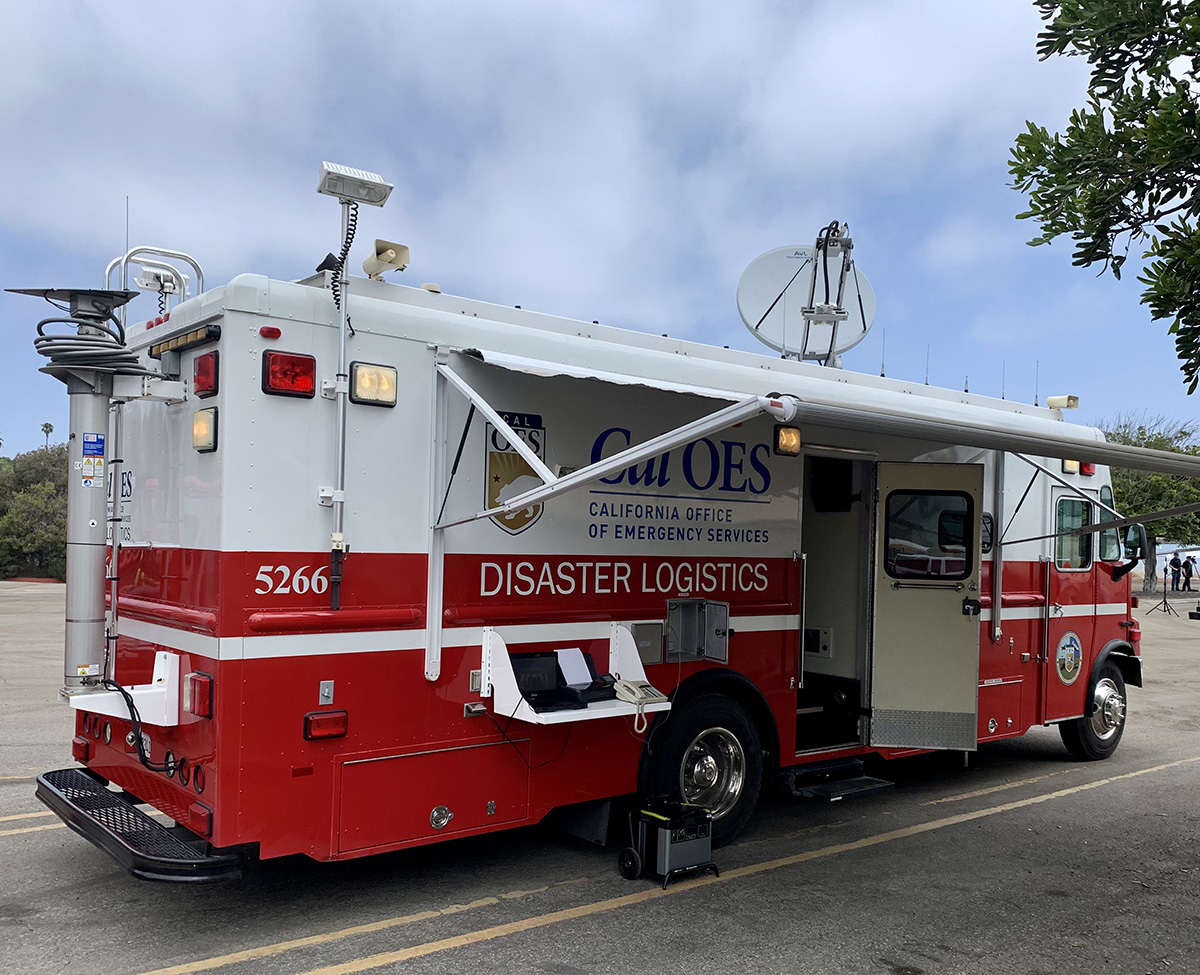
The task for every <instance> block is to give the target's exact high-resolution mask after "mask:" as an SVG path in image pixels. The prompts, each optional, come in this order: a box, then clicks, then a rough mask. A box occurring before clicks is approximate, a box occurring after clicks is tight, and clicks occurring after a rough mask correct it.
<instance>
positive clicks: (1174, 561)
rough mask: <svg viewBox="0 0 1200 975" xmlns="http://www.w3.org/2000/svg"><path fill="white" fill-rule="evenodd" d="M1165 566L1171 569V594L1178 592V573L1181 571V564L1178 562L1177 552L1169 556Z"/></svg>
mask: <svg viewBox="0 0 1200 975" xmlns="http://www.w3.org/2000/svg"><path fill="white" fill-rule="evenodd" d="M1167 565H1169V566H1170V567H1171V592H1179V573H1180V571H1181V570H1182V569H1183V562H1182V561H1181V560H1180V558H1179V553H1178V552H1176V553H1175V554H1174V555H1172V556H1171V561H1170V562H1168V563H1167Z"/></svg>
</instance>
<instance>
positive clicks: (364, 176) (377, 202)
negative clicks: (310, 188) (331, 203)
mask: <svg viewBox="0 0 1200 975" xmlns="http://www.w3.org/2000/svg"><path fill="white" fill-rule="evenodd" d="M392 188H393V187H392V184H391V183H389V182H387V181H386V180H385V179H384V178H383V177H382V176H380V175H379V174H378V173H368V172H367V171H366V170H365V169H353V168H351V167H350V166H339V165H338V164H337V163H331V162H323V163H321V181H320V182H319V183H318V184H317V192H318V193H324V194H325V195H326V196H336V197H337V198H338V199H339V200H342V201H343V202H344V201H347V200H350V201H353V202H354V203H369V204H370V205H371V206H373V207H381V206H383V205H384V204H385V203H387V198H388V197H389V196H390V195H391V193H392Z"/></svg>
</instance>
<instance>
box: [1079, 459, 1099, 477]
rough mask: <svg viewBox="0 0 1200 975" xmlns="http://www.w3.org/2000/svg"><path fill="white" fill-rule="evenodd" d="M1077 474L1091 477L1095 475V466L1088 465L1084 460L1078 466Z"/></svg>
mask: <svg viewBox="0 0 1200 975" xmlns="http://www.w3.org/2000/svg"><path fill="white" fill-rule="evenodd" d="M1079 473H1080V474H1083V475H1086V476H1088V477H1091V475H1093V474H1095V473H1096V465H1095V464H1090V463H1088V462H1087V461H1086V460H1085V461H1084V462H1083V463H1082V464H1080V465H1079Z"/></svg>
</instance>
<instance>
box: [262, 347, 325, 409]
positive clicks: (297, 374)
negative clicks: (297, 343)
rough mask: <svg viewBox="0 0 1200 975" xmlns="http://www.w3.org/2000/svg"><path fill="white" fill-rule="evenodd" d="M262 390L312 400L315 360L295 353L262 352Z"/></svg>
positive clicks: (315, 383) (315, 386)
mask: <svg viewBox="0 0 1200 975" xmlns="http://www.w3.org/2000/svg"><path fill="white" fill-rule="evenodd" d="M262 390H263V392H264V393H271V394H273V395H275V396H303V397H304V398H305V399H312V397H313V396H315V395H316V392H317V360H316V359H315V358H314V357H313V356H311V355H300V354H299V353H295V352H264V353H263V371H262Z"/></svg>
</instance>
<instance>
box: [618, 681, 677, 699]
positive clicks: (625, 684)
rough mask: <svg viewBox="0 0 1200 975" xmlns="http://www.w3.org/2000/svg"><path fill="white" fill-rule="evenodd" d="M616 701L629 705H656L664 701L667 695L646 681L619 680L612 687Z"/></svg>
mask: <svg viewBox="0 0 1200 975" xmlns="http://www.w3.org/2000/svg"><path fill="white" fill-rule="evenodd" d="M613 689H614V690H615V691H616V692H617V697H618V699H620V700H622V701H627V702H628V703H630V704H642V705H645V704H658V703H659V702H660V701H665V700H666V699H667V695H665V694H664V693H663V692H662V691H660V690H658V689H657V688H656V687H653V686H651V684H650V682H649V681H647V680H619V681H617V682H616V684H614V685H613Z"/></svg>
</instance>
